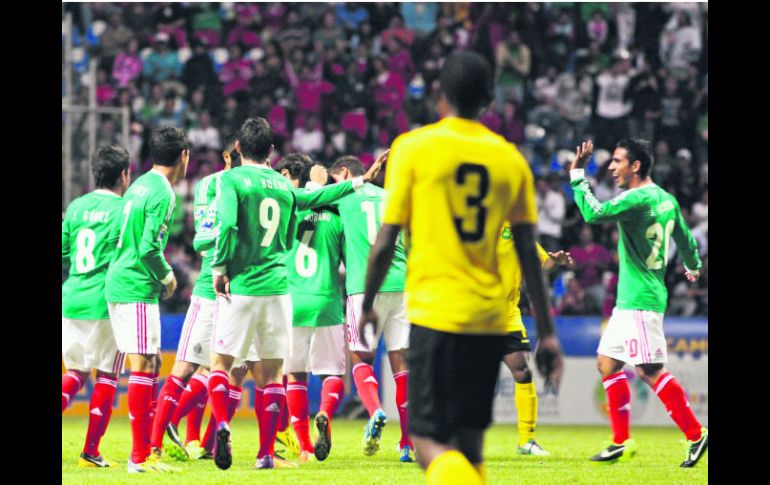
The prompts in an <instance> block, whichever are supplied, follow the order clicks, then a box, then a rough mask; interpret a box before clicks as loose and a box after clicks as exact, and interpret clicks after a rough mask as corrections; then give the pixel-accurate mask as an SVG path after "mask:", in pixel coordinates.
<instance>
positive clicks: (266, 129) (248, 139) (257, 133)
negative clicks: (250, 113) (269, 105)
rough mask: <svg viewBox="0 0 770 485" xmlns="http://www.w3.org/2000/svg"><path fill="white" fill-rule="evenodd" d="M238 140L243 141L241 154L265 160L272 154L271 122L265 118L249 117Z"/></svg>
mask: <svg viewBox="0 0 770 485" xmlns="http://www.w3.org/2000/svg"><path fill="white" fill-rule="evenodd" d="M238 141H239V142H240V143H241V154H243V156H244V157H246V158H248V159H250V160H255V161H262V160H265V159H266V158H267V157H268V155H270V147H271V146H272V144H273V130H272V129H270V123H268V122H267V120H266V119H264V118H249V119H247V120H246V121H244V122H243V124H242V125H241V130H240V132H239V133H238Z"/></svg>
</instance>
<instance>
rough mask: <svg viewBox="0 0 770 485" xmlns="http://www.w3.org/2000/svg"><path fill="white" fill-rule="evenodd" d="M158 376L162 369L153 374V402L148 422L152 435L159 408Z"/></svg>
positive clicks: (148, 432)
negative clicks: (156, 412)
mask: <svg viewBox="0 0 770 485" xmlns="http://www.w3.org/2000/svg"><path fill="white" fill-rule="evenodd" d="M158 377H160V371H158V372H154V373H153V374H152V403H151V404H150V420H149V421H148V422H147V426H148V428H147V436H150V437H151V436H152V423H153V422H154V421H155V410H156V409H157V408H158Z"/></svg>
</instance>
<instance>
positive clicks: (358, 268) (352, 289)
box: [337, 183, 406, 295]
mask: <svg viewBox="0 0 770 485" xmlns="http://www.w3.org/2000/svg"><path fill="white" fill-rule="evenodd" d="M386 198H387V197H386V192H385V191H384V190H383V189H382V188H380V187H378V186H376V185H374V184H370V183H367V184H365V185H364V186H363V187H362V188H361V189H360V190H359V191H357V192H355V193H353V194H350V195H348V196H346V197H344V198H343V199H341V200H340V201H339V202H338V203H337V206H338V207H339V210H340V216H341V217H342V224H343V230H344V231H345V247H344V249H345V272H346V274H345V290H346V292H347V294H348V295H356V294H359V293H363V292H364V289H365V288H364V287H365V280H366V266H367V263H368V260H369V251H371V249H372V245H373V244H374V240H375V239H376V238H377V232H378V231H379V230H380V226H382V215H383V212H384V208H385V200H386ZM405 277H406V253H405V252H404V246H403V245H402V244H401V242H400V241H399V242H398V243H397V244H396V249H395V251H394V252H393V261H392V263H391V265H390V268H389V269H388V274H387V275H386V277H385V281H383V283H382V286H381V287H380V290H379V291H380V292H399V291H404V285H405Z"/></svg>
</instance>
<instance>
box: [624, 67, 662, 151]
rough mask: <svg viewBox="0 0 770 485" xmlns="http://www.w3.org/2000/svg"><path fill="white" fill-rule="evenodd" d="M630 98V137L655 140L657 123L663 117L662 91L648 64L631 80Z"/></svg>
mask: <svg viewBox="0 0 770 485" xmlns="http://www.w3.org/2000/svg"><path fill="white" fill-rule="evenodd" d="M628 97H629V99H630V101H631V113H630V115H629V118H628V133H629V135H630V136H632V137H634V138H644V139H645V140H654V138H655V123H656V121H657V120H658V119H659V118H660V115H661V104H660V89H659V88H658V80H657V78H656V77H655V74H653V72H652V70H651V69H650V67H649V65H648V64H647V63H646V62H645V63H644V64H643V66H642V68H641V69H640V70H639V72H638V73H637V74H636V75H634V76H633V77H632V78H631V79H630V80H629V83H628Z"/></svg>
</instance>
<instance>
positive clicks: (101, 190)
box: [94, 189, 120, 199]
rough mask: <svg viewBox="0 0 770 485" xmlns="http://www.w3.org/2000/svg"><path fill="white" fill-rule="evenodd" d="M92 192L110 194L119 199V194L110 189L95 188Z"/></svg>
mask: <svg viewBox="0 0 770 485" xmlns="http://www.w3.org/2000/svg"><path fill="white" fill-rule="evenodd" d="M94 194H100V195H110V196H112V197H117V198H118V199H120V196H119V195H118V194H116V193H115V192H113V191H111V190H107V189H96V190H94Z"/></svg>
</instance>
